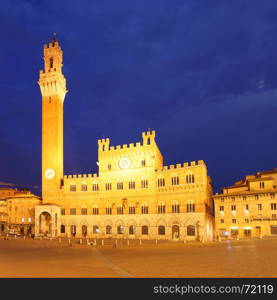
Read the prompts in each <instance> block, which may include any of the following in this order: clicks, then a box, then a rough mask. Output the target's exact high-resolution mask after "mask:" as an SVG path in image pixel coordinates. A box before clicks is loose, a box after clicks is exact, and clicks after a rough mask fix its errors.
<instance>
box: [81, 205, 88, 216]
mask: <svg viewBox="0 0 277 300" xmlns="http://www.w3.org/2000/svg"><path fill="white" fill-rule="evenodd" d="M87 214H88V209H87V207H86V206H85V205H82V208H81V215H83V216H86V215H87Z"/></svg>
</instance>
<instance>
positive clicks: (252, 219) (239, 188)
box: [214, 168, 277, 239]
mask: <svg viewBox="0 0 277 300" xmlns="http://www.w3.org/2000/svg"><path fill="white" fill-rule="evenodd" d="M214 206H215V228H216V235H217V236H218V237H221V238H233V239H236V238H251V237H263V236H274V235H275V236H277V168H275V169H273V170H269V171H264V172H258V173H256V174H254V175H247V176H246V177H245V178H244V179H243V180H240V181H237V182H235V184H234V185H232V186H229V187H225V188H223V189H222V193H221V194H216V195H214Z"/></svg>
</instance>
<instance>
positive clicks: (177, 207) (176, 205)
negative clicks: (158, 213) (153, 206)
mask: <svg viewBox="0 0 277 300" xmlns="http://www.w3.org/2000/svg"><path fill="white" fill-rule="evenodd" d="M172 212H173V213H179V212H180V205H179V203H178V201H176V200H175V201H173V203H172Z"/></svg>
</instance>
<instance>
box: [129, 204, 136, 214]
mask: <svg viewBox="0 0 277 300" xmlns="http://www.w3.org/2000/svg"><path fill="white" fill-rule="evenodd" d="M135 213H136V208H135V206H134V204H130V206H129V214H130V215H134V214H135Z"/></svg>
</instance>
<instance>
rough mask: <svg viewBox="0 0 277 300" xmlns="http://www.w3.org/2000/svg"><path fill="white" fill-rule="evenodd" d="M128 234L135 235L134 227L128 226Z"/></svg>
mask: <svg viewBox="0 0 277 300" xmlns="http://www.w3.org/2000/svg"><path fill="white" fill-rule="evenodd" d="M129 234H131V235H133V234H135V226H133V225H131V226H129Z"/></svg>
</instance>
